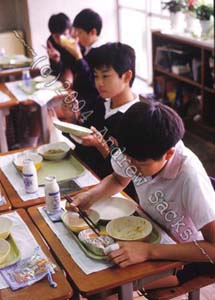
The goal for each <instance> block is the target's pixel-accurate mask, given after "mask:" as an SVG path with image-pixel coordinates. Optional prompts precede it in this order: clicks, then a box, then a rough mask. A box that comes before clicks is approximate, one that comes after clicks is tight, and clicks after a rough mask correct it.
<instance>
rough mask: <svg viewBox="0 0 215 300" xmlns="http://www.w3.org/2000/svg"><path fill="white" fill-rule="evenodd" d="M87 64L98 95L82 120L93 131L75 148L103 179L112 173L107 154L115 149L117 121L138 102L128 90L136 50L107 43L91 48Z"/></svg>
mask: <svg viewBox="0 0 215 300" xmlns="http://www.w3.org/2000/svg"><path fill="white" fill-rule="evenodd" d="M90 65H91V67H92V69H93V70H94V77H95V85H96V88H97V91H98V93H99V95H100V97H101V98H97V99H96V103H95V106H94V110H93V113H92V114H91V115H90V116H89V117H88V119H87V120H86V121H85V122H84V123H83V125H84V126H86V127H91V126H93V128H92V129H93V132H94V133H93V134H92V135H88V136H85V137H83V138H82V140H81V142H82V144H81V145H77V148H76V151H77V153H78V155H79V157H80V158H81V159H82V160H83V161H84V162H85V163H86V164H88V165H89V166H90V167H91V168H92V169H93V170H94V171H95V172H96V173H97V174H98V175H99V176H100V177H102V178H103V177H104V176H106V175H108V174H109V173H110V172H112V167H111V164H110V157H111V156H110V154H111V153H112V151H114V149H113V148H114V140H115V139H116V138H117V130H118V124H119V121H120V119H121V118H122V115H123V114H124V113H125V112H126V110H128V109H129V107H131V106H132V105H133V104H134V103H136V102H138V101H139V99H138V98H137V97H136V95H134V94H133V92H132V89H131V86H132V84H133V81H134V78H135V52H134V49H133V48H131V47H130V46H128V45H126V44H122V43H107V44H105V45H102V46H100V47H98V48H96V49H94V51H93V53H92V55H91V59H90ZM103 99H106V100H105V102H104V100H103ZM84 146H87V148H86V147H84Z"/></svg>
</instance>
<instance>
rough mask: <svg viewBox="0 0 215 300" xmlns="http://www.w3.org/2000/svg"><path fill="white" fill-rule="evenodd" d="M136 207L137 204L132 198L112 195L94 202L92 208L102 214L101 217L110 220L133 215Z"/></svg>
mask: <svg viewBox="0 0 215 300" xmlns="http://www.w3.org/2000/svg"><path fill="white" fill-rule="evenodd" d="M136 207H137V204H136V203H135V202H133V201H131V200H128V199H126V198H120V197H111V198H108V199H105V200H101V201H98V202H96V203H94V204H93V205H92V207H91V208H92V209H94V210H96V211H97V212H98V213H99V214H100V219H102V220H105V221H109V220H113V219H116V218H120V217H124V216H130V215H132V214H133V213H134V212H135V210H136Z"/></svg>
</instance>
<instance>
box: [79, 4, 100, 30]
mask: <svg viewBox="0 0 215 300" xmlns="http://www.w3.org/2000/svg"><path fill="white" fill-rule="evenodd" d="M73 26H74V27H76V28H81V29H83V30H84V31H86V32H87V33H89V32H90V31H91V30H92V29H93V28H95V29H96V32H97V35H99V34H100V32H101V29H102V18H101V17H100V15H99V14H97V13H96V12H95V11H93V10H92V9H89V8H86V9H83V10H82V11H80V12H79V13H78V14H77V16H76V17H75V19H74V21H73Z"/></svg>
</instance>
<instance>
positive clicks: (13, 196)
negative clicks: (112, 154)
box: [0, 148, 99, 211]
mask: <svg viewBox="0 0 215 300" xmlns="http://www.w3.org/2000/svg"><path fill="white" fill-rule="evenodd" d="M32 149H33V148H23V149H19V150H13V151H9V152H5V153H0V156H4V155H8V154H14V153H18V152H22V151H25V150H32ZM73 155H74V156H75V158H76V159H78V158H77V156H76V155H75V153H74V152H73ZM78 160H79V159H78ZM79 162H80V163H81V164H82V165H83V166H84V167H85V168H86V169H87V170H89V172H90V173H91V174H92V176H94V177H95V178H97V179H99V178H98V176H97V175H96V174H95V173H94V172H93V171H92V170H90V169H89V168H88V166H87V165H86V164H85V163H83V162H82V161H81V160H79ZM0 184H1V185H2V187H3V189H4V190H5V191H6V195H7V198H8V199H9V201H10V203H11V205H12V207H13V208H16V209H17V208H27V207H30V206H33V205H38V204H41V203H44V202H45V198H44V197H39V198H36V199H32V200H28V201H23V200H22V199H21V198H20V196H19V195H18V193H17V192H16V190H15V189H14V187H13V186H12V184H11V183H10V182H9V180H8V179H7V177H6V176H5V174H4V173H3V172H2V170H1V169H0ZM0 211H1V207H0Z"/></svg>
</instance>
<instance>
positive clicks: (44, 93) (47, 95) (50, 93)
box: [5, 80, 66, 106]
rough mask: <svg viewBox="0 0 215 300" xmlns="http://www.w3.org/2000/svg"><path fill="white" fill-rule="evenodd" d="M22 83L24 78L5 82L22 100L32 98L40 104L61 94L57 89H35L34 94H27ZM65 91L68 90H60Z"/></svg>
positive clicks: (17, 97) (19, 99) (18, 98)
mask: <svg viewBox="0 0 215 300" xmlns="http://www.w3.org/2000/svg"><path fill="white" fill-rule="evenodd" d="M20 83H22V80H20V81H14V82H7V83H5V85H6V86H7V88H8V89H9V91H10V92H11V93H12V94H13V95H14V96H15V97H16V99H17V100H18V101H20V102H21V101H25V100H27V99H30V100H33V101H35V102H36V103H37V104H38V105H40V106H44V105H46V104H47V102H48V101H49V100H51V99H52V98H53V97H55V96H57V95H59V93H57V92H56V91H55V90H48V89H47V90H45V89H41V90H38V91H35V92H34V93H32V94H27V93H25V92H24V91H23V90H22V89H21V88H20V87H19V84H20ZM63 93H65V94H66V92H64V91H61V92H60V94H63Z"/></svg>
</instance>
